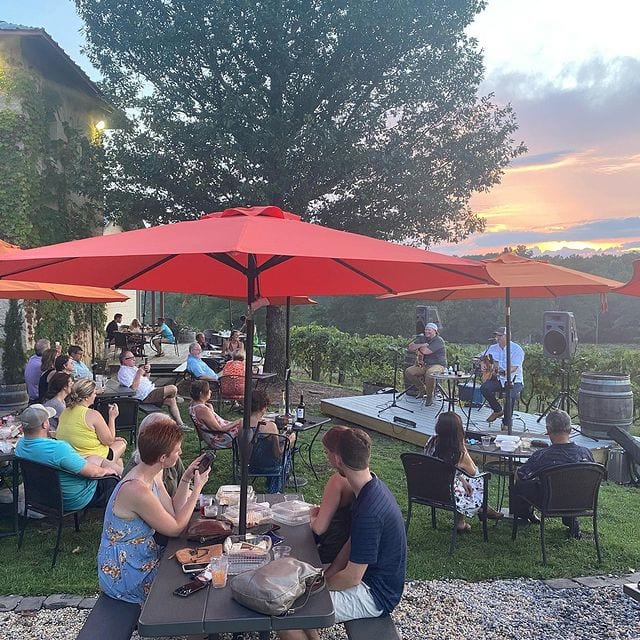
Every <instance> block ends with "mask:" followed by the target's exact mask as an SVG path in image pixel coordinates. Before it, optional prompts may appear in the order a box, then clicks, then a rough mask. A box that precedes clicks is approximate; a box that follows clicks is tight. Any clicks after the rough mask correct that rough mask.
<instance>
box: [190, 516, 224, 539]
mask: <svg viewBox="0 0 640 640" xmlns="http://www.w3.org/2000/svg"><path fill="white" fill-rule="evenodd" d="M229 535H231V524H230V523H228V522H222V521H221V520H210V519H198V520H193V521H191V522H190V523H189V526H188V527H187V531H186V537H187V538H188V539H189V540H195V541H197V542H201V543H203V542H218V543H222V542H224V540H225V538H226V537H227V536H229Z"/></svg>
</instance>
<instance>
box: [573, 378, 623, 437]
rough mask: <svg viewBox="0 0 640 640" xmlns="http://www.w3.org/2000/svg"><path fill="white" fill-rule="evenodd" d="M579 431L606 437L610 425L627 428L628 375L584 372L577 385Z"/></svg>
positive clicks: (593, 435)
mask: <svg viewBox="0 0 640 640" xmlns="http://www.w3.org/2000/svg"><path fill="white" fill-rule="evenodd" d="M578 415H579V417H580V427H581V429H582V433H583V434H585V435H587V436H592V437H594V438H605V439H606V438H608V437H609V435H608V432H609V429H610V428H611V427H620V429H622V430H623V431H629V429H630V428H631V425H632V423H633V392H632V390H631V378H630V377H629V376H628V375H625V374H618V373H595V372H585V373H583V374H582V376H581V378H580V386H579V387H578Z"/></svg>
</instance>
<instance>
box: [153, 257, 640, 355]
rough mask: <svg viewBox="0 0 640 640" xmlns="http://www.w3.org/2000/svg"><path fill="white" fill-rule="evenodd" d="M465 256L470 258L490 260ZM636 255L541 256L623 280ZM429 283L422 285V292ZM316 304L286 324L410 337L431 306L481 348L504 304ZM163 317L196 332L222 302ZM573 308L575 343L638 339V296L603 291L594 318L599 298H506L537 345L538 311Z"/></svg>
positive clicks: (171, 300) (169, 310) (182, 299)
mask: <svg viewBox="0 0 640 640" xmlns="http://www.w3.org/2000/svg"><path fill="white" fill-rule="evenodd" d="M494 256H495V254H491V255H487V256H469V257H471V258H472V259H478V260H479V259H481V258H489V257H494ZM637 259H640V253H629V254H626V255H622V256H614V255H596V256H592V257H582V256H570V257H553V258H548V260H549V262H553V263H555V264H559V265H562V266H564V267H568V268H570V269H577V270H579V271H584V272H587V273H593V274H596V275H599V276H604V277H606V278H612V279H614V280H619V281H620V282H626V281H627V280H628V279H629V278H630V277H631V274H632V271H633V269H632V263H633V261H634V260H637ZM428 286H429V283H428V282H425V287H428ZM317 300H318V302H319V304H317V305H311V306H304V307H294V308H293V309H292V324H294V325H304V324H309V323H311V322H316V323H318V324H322V325H325V326H333V327H337V328H338V329H340V330H341V331H346V332H348V333H358V334H359V335H362V336H364V335H369V334H386V335H394V336H396V335H402V336H407V337H409V336H411V335H412V334H413V332H414V328H415V308H416V306H417V305H420V304H423V305H430V306H435V307H437V309H438V313H439V315H440V319H441V321H442V334H443V336H444V337H445V339H446V340H448V341H449V342H460V343H484V342H485V341H486V340H487V339H488V338H489V336H490V335H491V332H492V331H493V330H494V329H495V327H497V326H500V325H503V324H504V300H498V299H496V300H462V301H457V302H442V303H431V302H426V301H425V302H421V301H412V300H376V299H375V298H368V297H362V296H354V297H336V298H317ZM165 304H166V307H165V311H166V315H167V316H169V317H175V318H177V319H178V321H179V322H180V323H181V324H183V325H189V326H191V327H193V328H195V329H208V328H219V327H226V326H227V325H228V324H229V319H228V318H229V310H228V303H227V302H225V301H223V300H218V299H216V298H208V297H206V296H189V297H186V296H182V295H178V294H171V295H168V296H167V297H166V303H165ZM551 310H553V311H572V312H573V313H574V314H575V316H576V322H577V325H578V335H579V338H580V341H581V342H592V343H595V342H598V343H618V344H620V343H627V344H629V343H638V342H640V327H639V323H638V320H639V318H640V298H632V297H629V296H620V295H616V294H610V295H609V296H608V311H606V312H605V313H600V296H571V297H565V298H557V299H528V300H527V299H515V300H513V301H512V327H513V338H514V340H517V341H520V342H534V343H536V342H540V340H541V338H542V316H543V313H544V311H551ZM241 313H243V305H241V304H238V303H233V305H232V315H233V323H234V324H238V318H239V316H240V314H241ZM261 314H264V311H261V312H259V313H258V330H259V331H260V333H261V335H262V334H263V332H264V318H263V315H261Z"/></svg>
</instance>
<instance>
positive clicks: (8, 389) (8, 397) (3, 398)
mask: <svg viewBox="0 0 640 640" xmlns="http://www.w3.org/2000/svg"><path fill="white" fill-rule="evenodd" d="M28 404H29V394H28V393H27V385H25V384H2V385H0V413H3V414H4V413H14V412H16V411H20V409H24V408H25V407H26V406H27V405H28Z"/></svg>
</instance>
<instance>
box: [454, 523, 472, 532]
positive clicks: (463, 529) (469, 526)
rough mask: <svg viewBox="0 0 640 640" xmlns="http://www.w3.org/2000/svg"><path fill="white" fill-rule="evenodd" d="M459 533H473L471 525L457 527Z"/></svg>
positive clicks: (465, 524)
mask: <svg viewBox="0 0 640 640" xmlns="http://www.w3.org/2000/svg"><path fill="white" fill-rule="evenodd" d="M456 529H457V530H458V533H469V532H470V531H471V525H470V524H469V523H468V522H465V523H464V524H463V525H462V526H460V525H458V526H456Z"/></svg>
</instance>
